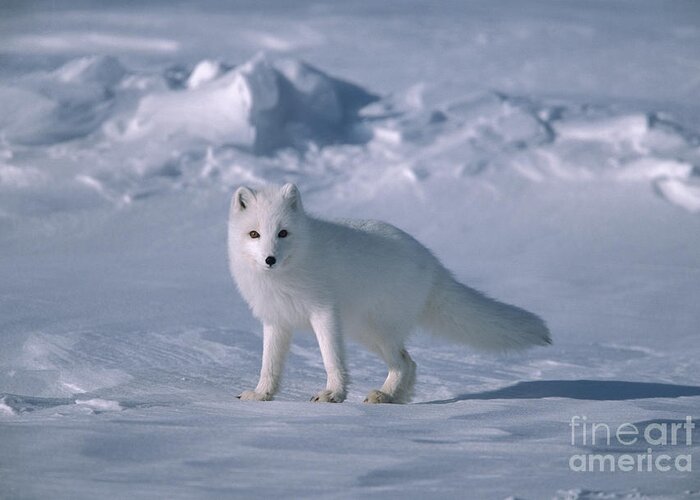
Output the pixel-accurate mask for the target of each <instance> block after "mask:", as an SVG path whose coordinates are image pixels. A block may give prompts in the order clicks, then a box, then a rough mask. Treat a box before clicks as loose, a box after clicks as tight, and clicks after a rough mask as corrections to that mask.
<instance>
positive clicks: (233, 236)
mask: <svg viewBox="0 0 700 500" xmlns="http://www.w3.org/2000/svg"><path fill="white" fill-rule="evenodd" d="M305 221H306V216H305V214H304V210H303V208H302V205H301V195H300V194H299V190H298V189H297V187H296V186H295V185H294V184H285V185H284V186H282V187H281V188H276V187H272V188H264V189H261V190H257V191H255V190H253V189H250V188H247V187H240V188H238V189H237V190H236V192H235V193H234V195H233V199H232V200H231V210H230V215H229V228H228V230H229V252H230V254H231V256H232V258H235V259H243V260H245V261H247V262H248V263H249V264H250V265H252V266H253V267H254V268H256V269H259V270H261V271H265V272H274V271H276V270H281V269H284V268H285V267H286V266H287V265H289V264H290V262H291V261H293V260H294V256H295V255H298V254H299V253H300V252H301V251H302V250H303V241H305V238H303V237H302V235H303V233H304V232H305V230H306V224H305Z"/></svg>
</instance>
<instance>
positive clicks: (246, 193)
mask: <svg viewBox="0 0 700 500" xmlns="http://www.w3.org/2000/svg"><path fill="white" fill-rule="evenodd" d="M254 200H255V193H254V192H253V190H252V189H250V188H248V187H246V186H241V187H239V188H238V189H236V192H235V193H233V198H232V199H231V212H233V213H235V212H241V211H243V210H245V209H246V208H248V207H249V206H250V205H251V203H253V201H254Z"/></svg>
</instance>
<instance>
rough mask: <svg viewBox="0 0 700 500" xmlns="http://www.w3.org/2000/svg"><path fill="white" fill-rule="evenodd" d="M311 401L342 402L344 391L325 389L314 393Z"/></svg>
mask: <svg viewBox="0 0 700 500" xmlns="http://www.w3.org/2000/svg"><path fill="white" fill-rule="evenodd" d="M311 401H313V402H314V403H342V402H343V401H345V393H344V392H335V391H331V390H328V389H327V390H325V391H321V392H319V393H318V394H316V395H315V396H314V397H312V398H311Z"/></svg>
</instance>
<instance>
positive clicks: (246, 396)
mask: <svg viewBox="0 0 700 500" xmlns="http://www.w3.org/2000/svg"><path fill="white" fill-rule="evenodd" d="M238 399H240V400H241V401H272V394H270V393H269V392H255V391H243V392H242V393H241V394H240V395H239V396H238Z"/></svg>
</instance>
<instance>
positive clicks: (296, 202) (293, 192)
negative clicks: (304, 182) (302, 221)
mask: <svg viewBox="0 0 700 500" xmlns="http://www.w3.org/2000/svg"><path fill="white" fill-rule="evenodd" d="M280 191H281V193H282V198H284V199H285V200H287V203H289V206H290V207H291V208H292V209H294V210H301V208H302V207H301V193H299V188H297V187H296V185H295V184H292V183H291V182H288V183H287V184H285V185H284V186H282V189H281V190H280Z"/></svg>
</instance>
